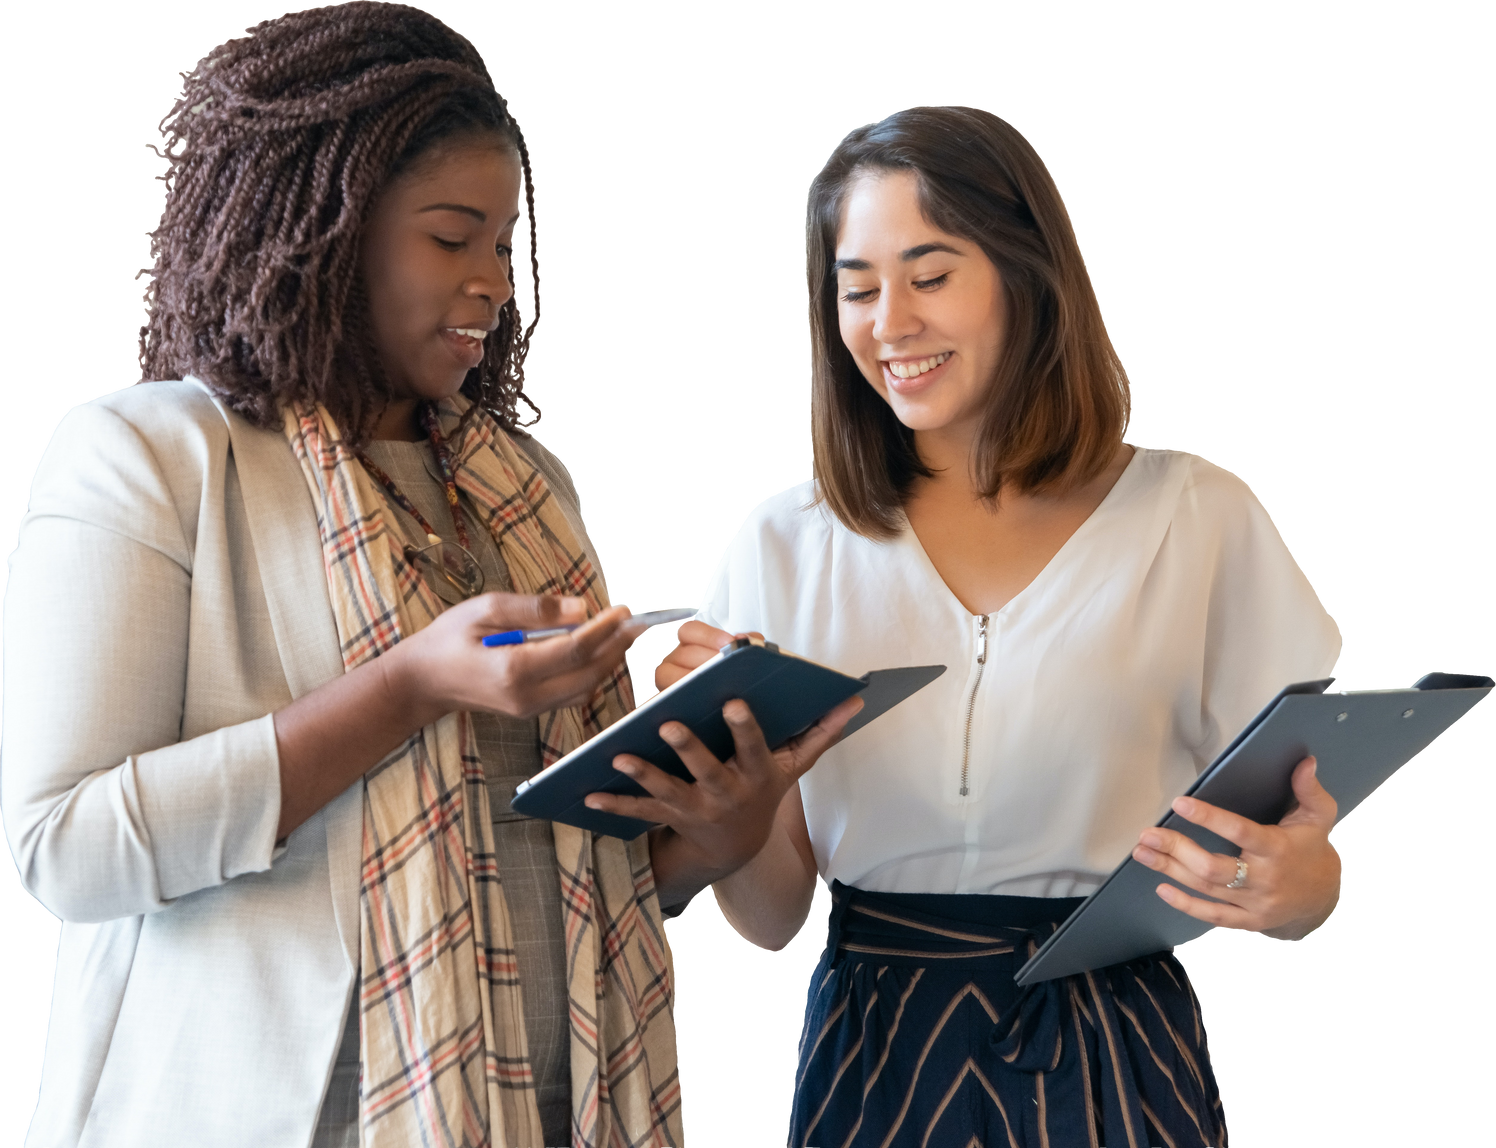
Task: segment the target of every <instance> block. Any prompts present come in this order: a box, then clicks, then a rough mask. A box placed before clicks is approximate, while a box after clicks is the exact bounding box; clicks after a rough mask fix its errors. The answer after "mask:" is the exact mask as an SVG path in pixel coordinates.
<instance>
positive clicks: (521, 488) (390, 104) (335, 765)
mask: <svg viewBox="0 0 1496 1148" xmlns="http://www.w3.org/2000/svg"><path fill="white" fill-rule="evenodd" d="M164 132H165V135H166V141H167V146H166V149H165V153H164V154H165V156H166V159H167V161H168V164H169V169H168V174H167V183H166V186H167V194H166V207H165V210H164V212H163V215H162V219H161V225H160V227H159V228H158V229H157V230H156V232H155V233H154V234H153V252H154V256H155V263H154V266H153V268H152V269H151V282H150V286H149V289H148V291H147V305H148V311H149V322H148V323H147V325H146V327H145V328H143V330H142V334H141V366H142V371H143V375H144V378H145V379H146V380H157V381H150V382H146V383H144V384H143V385H140V386H136V387H132V388H128V389H127V390H125V391H121V392H119V393H116V394H113V395H110V396H107V397H105V398H103V399H101V400H98V401H97V402H94V403H90V404H88V405H87V406H84V407H81V408H79V409H77V410H75V411H73V412H72V413H71V414H70V415H69V416H68V417H67V419H66V420H65V421H64V422H63V424H62V426H61V427H60V429H59V430H58V432H57V434H56V436H55V438H54V439H53V441H52V443H51V446H50V447H49V449H48V451H47V454H46V456H45V458H44V460H43V462H42V464H41V467H40V469H39V471H38V474H37V477H36V480H35V483H34V486H33V490H32V498H31V504H30V512H29V514H28V516H27V518H26V520H25V523H24V525H23V527H22V530H21V537H20V545H19V549H18V550H17V552H16V554H15V557H14V558H13V560H12V567H11V578H10V585H9V591H8V598H7V602H6V607H7V608H6V611H5V618H6V630H5V666H6V678H5V693H4V705H5V713H4V720H5V730H6V740H5V756H4V769H3V773H0V776H3V787H4V788H3V793H0V797H3V805H4V813H5V824H6V831H7V834H8V837H9V840H10V844H11V848H12V850H13V852H14V854H15V857H16V860H17V863H18V866H19V869H20V872H21V875H22V878H23V880H24V881H25V882H26V884H27V887H28V888H29V889H30V890H31V891H32V892H33V893H34V894H35V896H37V898H38V899H39V900H41V901H42V903H43V904H45V905H46V906H47V907H48V908H49V909H50V910H51V911H52V912H54V913H55V914H56V915H57V916H59V917H61V918H62V919H63V921H64V924H63V931H62V941H61V946H60V950H59V955H58V966H57V975H56V987H55V992H54V1001H53V1009H52V1019H51V1025H50V1029H49V1033H48V1038H47V1047H46V1053H45V1062H44V1068H43V1081H42V1088H41V1096H40V1102H39V1104H38V1107H37V1111H36V1115H35V1117H34V1119H33V1122H32V1125H31V1130H30V1134H29V1138H28V1143H29V1144H31V1145H34V1146H52V1145H98V1144H107V1145H109V1146H110V1148H123V1146H131V1145H142V1146H143V1145H151V1146H156V1145H161V1144H205V1145H206V1144H211V1145H215V1146H224V1145H228V1146H232V1145H244V1146H246V1148H248V1146H254V1148H263V1146H267V1145H307V1144H309V1143H310V1144H314V1145H319V1146H332V1145H354V1144H365V1145H378V1146H383V1145H391V1146H399V1148H404V1146H406V1145H413V1144H422V1145H450V1146H453V1148H456V1146H459V1145H462V1146H468V1145H471V1146H479V1145H493V1146H494V1148H499V1146H516V1148H530V1146H536V1145H542V1144H579V1145H602V1144H629V1145H675V1144H679V1143H680V1142H681V1123H680V1101H679V1078H678V1075H677V1071H676V1063H675V1055H676V1054H675V1036H674V1027H673V1021H672V1013H671V1010H672V997H673V991H674V985H673V977H672V971H671V966H670V953H669V948H668V946H667V944H666V940H665V936H664V932H663V929H662V922H661V906H662V905H664V906H672V905H680V904H683V903H684V902H685V901H686V900H688V899H689V898H690V896H691V895H693V894H694V893H695V892H696V891H697V890H698V889H700V888H702V887H704V886H705V885H706V884H707V883H709V882H710V881H713V880H716V879H718V878H720V877H722V876H725V875H726V874H728V873H730V872H732V871H733V869H735V868H736V867H737V866H738V865H740V864H742V863H743V862H744V861H746V860H747V859H748V858H750V857H752V856H753V855H754V854H755V853H756V852H757V851H758V850H759V848H760V847H761V846H762V844H763V842H764V841H765V840H766V839H767V836H768V833H769V830H770V827H771V825H772V821H773V816H774V811H775V809H776V808H777V807H778V805H779V802H780V798H781V797H782V795H783V793H784V792H785V790H786V789H787V787H788V786H789V785H791V784H792V783H793V781H794V779H795V777H796V776H798V774H799V773H800V772H803V770H805V769H807V768H809V766H810V764H811V763H812V762H813V761H814V760H815V758H816V756H817V755H818V754H819V753H820V751H821V750H823V749H824V748H825V747H826V745H827V744H829V742H830V741H831V740H832V739H833V738H834V736H835V734H836V732H837V731H838V730H839V729H840V726H841V724H842V723H843V722H844V721H845V720H846V718H847V717H848V716H850V713H851V712H853V711H854V710H855V708H856V703H850V704H849V705H846V706H843V707H842V708H841V709H840V710H839V711H833V713H832V714H831V715H828V717H827V718H826V719H825V720H824V721H823V723H822V724H821V725H820V726H818V727H816V728H815V729H813V730H812V731H810V732H809V733H808V734H807V735H805V737H803V738H802V739H800V741H799V742H797V743H795V744H793V745H791V746H790V747H787V748H786V749H784V750H782V751H780V752H778V753H773V754H771V753H770V752H769V750H768V749H767V747H766V746H765V745H764V742H763V738H762V736H761V735H760V734H759V733H758V731H757V727H756V726H755V725H754V724H753V722H752V718H751V716H750V715H748V714H747V712H746V710H745V709H743V708H742V707H741V705H740V704H739V705H738V706H737V707H736V708H734V707H731V706H730V707H729V712H728V714H727V717H728V720H729V723H730V724H731V726H732V728H733V729H734V733H735V736H736V737H737V739H738V745H739V752H738V754H737V757H736V758H735V759H734V760H733V761H731V762H729V763H726V764H724V765H721V766H716V767H713V768H712V769H709V770H707V771H704V772H703V773H702V774H700V779H701V781H702V784H700V785H697V786H691V787H689V792H687V793H684V794H682V795H680V796H679V800H677V801H675V802H674V803H673V804H672V805H671V808H670V812H669V815H668V816H667V817H666V818H665V819H664V821H665V823H664V824H662V825H661V827H660V828H658V829H657V830H655V831H654V832H652V833H651V834H649V835H648V836H647V837H645V838H640V839H638V840H636V841H633V842H627V843H625V842H622V841H618V840H615V839H611V838H608V839H593V838H592V837H591V836H590V835H589V834H587V833H584V832H581V831H579V830H576V829H573V828H571V827H569V826H563V825H552V824H550V823H545V822H535V821H530V820H527V819H524V818H521V817H518V816H517V815H515V814H512V813H511V812H510V811H509V798H510V797H511V796H512V793H513V790H514V788H515V786H516V785H517V784H518V783H519V782H520V781H522V780H524V779H525V778H527V777H529V776H531V775H532V774H533V773H535V772H536V771H537V770H538V769H540V768H541V767H542V766H543V765H546V764H549V763H550V762H552V761H554V760H556V758H557V757H558V756H560V755H562V754H564V753H565V752H567V751H568V750H570V749H571V748H572V747H574V746H575V745H577V744H578V743H579V742H580V741H582V740H584V739H585V738H587V737H590V736H591V735H593V734H594V733H596V732H597V731H598V730H599V729H601V728H602V727H603V726H605V725H607V724H608V723H609V722H610V721H613V720H615V719H616V718H618V717H619V716H620V715H622V714H623V713H625V712H626V711H627V710H628V708H629V707H630V706H631V704H632V700H631V692H630V684H629V680H628V675H627V672H626V670H625V669H624V667H623V664H622V659H623V655H624V651H625V650H626V648H627V647H628V646H629V644H630V643H631V641H632V640H633V638H634V637H635V636H636V635H637V633H638V629H637V627H634V626H631V624H630V620H629V618H630V616H629V613H628V611H627V609H625V608H623V607H621V606H610V605H609V602H608V598H607V592H606V588H605V586H604V584H603V580H602V576H601V573H600V571H599V567H598V563H597V558H596V555H595V554H594V553H593V550H592V547H591V544H590V543H589V542H588V539H587V535H586V532H585V530H584V528H583V526H582V521H581V517H580V514H579V512H578V508H577V499H576V492H575V490H574V489H573V487H572V484H571V481H570V478H569V476H568V475H567V472H566V470H565V468H564V467H562V466H561V464H560V463H559V462H558V461H557V460H556V459H555V458H554V456H552V455H551V454H549V453H548V452H547V451H546V450H545V449H544V448H543V447H541V446H540V444H539V443H537V442H536V441H535V440H534V439H533V438H531V437H530V436H529V435H527V434H525V433H524V432H523V431H522V430H521V429H520V423H519V419H518V412H519V405H520V404H521V403H523V404H525V405H527V406H529V407H530V408H531V409H532V410H533V409H534V408H533V404H530V401H529V399H528V398H527V397H526V395H525V393H524V361H525V354H526V351H527V349H528V346H529V340H530V336H531V334H532V333H533V332H534V329H535V322H536V319H537V318H538V313H539V302H538V298H539V297H538V264H537V263H536V261H535V255H534V252H535V226H534V211H533V207H534V194H533V190H532V184H531V178H530V162H529V155H528V152H527V150H526V147H525V142H524V137H523V136H522V135H521V133H520V130H519V126H518V125H517V124H516V122H515V121H514V119H513V117H512V116H511V115H510V114H509V111H508V108H507V106H506V105H505V103H504V101H503V100H502V99H501V98H500V97H499V95H498V93H497V92H496V91H495V90H494V86H493V83H492V81H491V80H490V78H489V76H488V73H487V71H486V69H485V68H484V65H483V62H482V60H481V59H480V58H479V57H478V55H477V53H476V52H475V51H474V50H473V48H472V46H471V45H470V44H468V43H467V41H465V40H464V39H462V38H461V37H460V36H458V35H456V34H455V33H453V32H452V31H451V30H450V29H448V28H446V27H445V26H444V25H443V24H442V23H440V22H439V21H438V20H436V19H434V18H432V17H431V16H428V15H426V14H425V13H422V12H419V11H417V10H415V9H412V8H406V7H402V6H398V5H391V4H376V3H351V4H346V5H342V6H339V7H332V8H322V9H316V10H313V11H307V12H301V13H295V14H292V15H288V16H285V17H282V18H281V19H278V20H272V21H269V22H267V23H264V24H261V25H259V26H258V27H256V28H254V29H252V30H251V32H250V34H249V35H248V36H247V37H245V38H243V39H238V40H233V41H230V42H229V43H226V44H224V45H222V46H221V47H219V48H217V49H215V50H214V51H213V52H211V53H210V54H209V55H208V56H207V57H206V58H205V59H204V60H203V61H202V62H201V63H200V64H199V65H198V66H197V67H196V68H195V69H194V70H193V71H192V73H191V74H190V75H188V76H187V77H186V82H185V90H184V93H183V95H182V97H181V99H180V100H179V101H178V103H177V105H176V107H175V108H174V109H173V110H172V112H171V114H170V115H169V116H168V117H167V119H166V121H165V122H164ZM521 190H523V192H524V199H525V204H526V208H527V210H528V214H529V218H530V225H529V226H530V250H531V266H530V269H531V273H532V275H534V276H535V280H536V283H537V294H536V314H535V315H534V316H532V317H531V319H530V322H529V324H528V325H526V324H524V322H523V321H522V319H521V315H520V312H519V309H518V307H517V305H516V302H515V297H514V275H513V269H512V267H511V265H510V253H511V251H510V248H511V243H512V234H513V230H514V228H515V226H516V224H517V221H518V219H519V215H520V210H519V199H520V192H521ZM537 413H538V412H537ZM484 591H488V592H484ZM564 625H576V626H577V628H576V629H574V630H573V631H572V632H571V633H570V634H569V635H568V636H565V637H559V638H552V639H549V640H546V641H539V642H534V643H529V644H523V645H520V646H511V647H507V648H503V649H499V650H491V649H486V648H485V647H484V646H483V645H482V643H481V639H482V638H483V636H484V635H486V634H489V633H492V632H495V631H500V630H510V629H517V628H523V629H536V628H543V627H555V626H564ZM662 733H663V734H664V735H665V736H666V738H667V740H673V741H679V739H680V736H681V735H682V734H683V731H681V730H679V729H676V728H674V727H670V726H667V727H665V728H664V729H663V730H662Z"/></svg>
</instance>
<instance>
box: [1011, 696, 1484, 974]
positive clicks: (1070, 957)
mask: <svg viewBox="0 0 1496 1148" xmlns="http://www.w3.org/2000/svg"><path fill="white" fill-rule="evenodd" d="M1334 680H1335V679H1334V678H1326V679H1325V680H1323V681H1318V682H1298V683H1296V684H1294V685H1291V686H1288V687H1286V688H1285V689H1284V690H1283V692H1282V693H1280V694H1279V695H1278V696H1277V697H1275V698H1274V699H1273V700H1272V701H1271V702H1269V703H1268V704H1267V706H1265V707H1264V708H1263V710H1262V712H1261V713H1259V714H1258V715H1257V716H1256V717H1255V718H1253V719H1252V721H1251V722H1249V723H1248V724H1247V726H1246V728H1245V729H1243V730H1242V731H1241V733H1240V734H1238V735H1237V736H1236V738H1235V740H1233V741H1232V743H1231V744H1230V745H1228V746H1227V747H1226V748H1225V749H1224V750H1223V751H1222V752H1221V754H1220V756H1219V757H1217V758H1216V759H1215V761H1214V762H1212V763H1211V765H1210V766H1209V768H1207V769H1206V770H1205V771H1204V772H1203V773H1202V774H1201V775H1200V776H1199V777H1198V778H1197V779H1196V780H1195V783H1194V784H1193V785H1191V786H1190V787H1189V789H1187V790H1186V791H1185V793H1186V794H1187V795H1189V796H1191V797H1198V798H1199V799H1200V800H1201V801H1208V802H1210V803H1211V804H1212V805H1218V806H1220V807H1221V808H1223V809H1229V810H1230V811H1231V812H1233V813H1239V814H1241V815H1242V816H1243V817H1249V818H1251V819H1252V820H1253V821H1259V822H1262V823H1264V824H1271V823H1274V822H1277V821H1278V820H1279V819H1280V818H1282V817H1283V816H1284V814H1286V813H1287V812H1288V810H1289V809H1290V808H1292V805H1293V790H1292V787H1291V785H1290V780H1289V779H1290V777H1291V776H1292V774H1293V770H1294V767H1295V766H1296V765H1298V763H1299V762H1300V761H1302V760H1303V759H1304V758H1305V757H1306V756H1308V755H1309V754H1311V753H1312V754H1313V755H1314V756H1315V758H1316V759H1317V760H1318V763H1319V764H1318V768H1317V774H1318V777H1319V780H1320V784H1321V785H1323V786H1324V787H1325V788H1326V789H1327V790H1329V792H1330V796H1332V797H1333V798H1335V801H1336V803H1337V805H1338V806H1339V809H1338V811H1337V815H1336V821H1339V820H1340V819H1341V818H1343V817H1344V816H1345V815H1346V814H1347V813H1349V812H1350V811H1351V810H1352V809H1354V808H1356V806H1358V805H1360V804H1361V802H1362V801H1363V800H1365V798H1366V797H1367V795H1369V794H1370V793H1371V791H1372V790H1374V789H1375V788H1376V787H1377V786H1379V785H1381V784H1382V782H1384V781H1386V780H1387V778H1389V777H1391V776H1392V774H1393V773H1395V772H1396V771H1397V770H1398V769H1399V768H1400V767H1401V766H1403V765H1404V764H1406V763H1407V762H1408V761H1409V760H1411V759H1412V758H1413V757H1414V756H1416V755H1417V754H1418V753H1420V752H1421V751H1422V750H1423V749H1424V748H1425V747H1426V746H1427V745H1428V744H1429V743H1430V742H1432V741H1433V740H1434V739H1435V738H1436V737H1438V736H1439V735H1440V734H1441V733H1443V732H1444V731H1445V730H1446V729H1448V728H1449V727H1450V726H1451V725H1453V724H1454V723H1455V722H1456V721H1457V720H1458V719H1459V718H1461V717H1463V716H1464V715H1465V713H1466V712H1467V711H1468V710H1469V709H1470V707H1471V706H1473V705H1475V703H1476V702H1478V701H1480V699H1481V698H1483V697H1485V696H1486V694H1488V693H1490V692H1491V688H1492V686H1493V685H1496V683H1493V682H1492V680H1491V679H1490V678H1486V677H1473V676H1470V675H1465V674H1428V675H1426V676H1425V677H1423V678H1421V679H1419V681H1418V683H1417V684H1416V685H1415V686H1414V687H1413V688H1412V689H1407V690H1373V691H1367V692H1364V693H1350V694H1327V693H1325V692H1324V691H1325V689H1326V688H1327V687H1328V686H1329V685H1330V683H1331V682H1333V681H1334ZM1158 824H1159V825H1161V826H1165V827H1167V828H1169V829H1177V830H1179V832H1181V833H1184V834H1186V835H1187V836H1189V837H1190V838H1192V839H1193V840H1195V841H1197V842H1199V843H1200V844H1201V845H1202V846H1203V847H1205V848H1206V849H1209V850H1211V851H1213V852H1216V853H1224V854H1227V855H1229V856H1233V857H1234V856H1235V855H1236V854H1237V853H1239V852H1240V850H1239V849H1238V848H1237V847H1236V846H1235V845H1233V844H1231V842H1229V841H1225V840H1223V839H1222V838H1220V837H1217V836H1216V835H1215V834H1214V833H1211V832H1210V831H1209V830H1207V829H1202V828H1200V827H1199V826H1198V825H1194V824H1192V823H1190V822H1188V821H1186V820H1185V819H1184V818H1182V817H1180V816H1179V815H1178V814H1176V813H1174V812H1172V811H1171V812H1169V813H1168V814H1167V815H1166V816H1165V817H1164V818H1163V819H1162V820H1160V821H1159V822H1158ZM1166 880H1169V878H1166V877H1162V876H1160V875H1159V874H1158V873H1156V872H1154V871H1153V870H1152V869H1149V868H1148V867H1147V866H1146V865H1142V864H1140V863H1138V862H1137V861H1134V860H1133V859H1132V858H1131V857H1129V858H1128V859H1127V860H1125V861H1123V862H1122V864H1121V865H1119V866H1117V868H1116V869H1115V870H1113V872H1112V874H1111V876H1110V877H1108V878H1107V879H1106V882H1105V883H1104V884H1103V885H1102V886H1101V888H1100V889H1097V890H1096V892H1094V893H1092V894H1091V895H1090V896H1089V897H1088V898H1086V900H1085V901H1084V902H1083V903H1082V904H1081V905H1080V907H1079V908H1077V909H1076V910H1075V912H1073V913H1071V914H1070V916H1069V917H1067V918H1066V919H1065V921H1064V923H1063V924H1062V925H1060V927H1059V929H1058V930H1057V931H1056V932H1055V933H1054V935H1053V936H1051V937H1050V938H1049V940H1047V941H1046V942H1045V943H1044V944H1043V945H1042V946H1041V947H1040V949H1039V951H1038V952H1036V953H1035V954H1034V955H1033V957H1031V958H1030V959H1029V961H1028V963H1026V964H1025V965H1024V966H1023V968H1021V969H1019V970H1018V973H1017V975H1016V976H1015V977H1014V978H1013V979H1014V980H1016V981H1017V982H1018V983H1019V984H1020V985H1029V984H1034V983H1036V982H1038V981H1047V980H1053V979H1054V978H1055V977H1064V976H1069V975H1071V974H1073V973H1081V972H1085V971H1086V970H1088V969H1099V968H1104V967H1105V966H1107V965H1115V964H1120V963H1121V962H1123V961H1130V960H1133V959H1135V958H1137V957H1141V956H1146V955H1147V954H1149V953H1156V952H1159V951H1161V950H1164V949H1170V948H1173V947H1174V946H1175V945H1182V944H1184V943H1185V942H1186V941H1192V940H1194V939H1195V938H1196V937H1198V936H1200V935H1202V934H1203V933H1206V932H1208V931H1209V930H1210V929H1211V928H1212V926H1210V925H1207V924H1206V923H1205V922H1203V921H1197V920H1196V919H1195V918H1194V917H1191V916H1189V915H1188V914H1186V913H1181V912H1180V911H1179V910H1178V909H1174V908H1172V907H1170V906H1169V905H1168V904H1167V903H1166V902H1165V901H1164V900H1163V899H1162V898H1160V897H1159V896H1158V894H1157V893H1156V892H1155V890H1156V889H1157V887H1158V884H1159V882H1160V881H1166ZM1176 884H1177V883H1176ZM1192 892H1193V891H1192Z"/></svg>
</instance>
